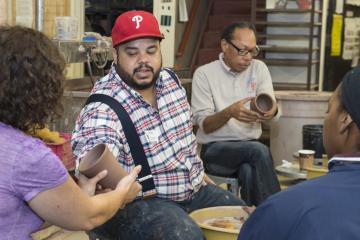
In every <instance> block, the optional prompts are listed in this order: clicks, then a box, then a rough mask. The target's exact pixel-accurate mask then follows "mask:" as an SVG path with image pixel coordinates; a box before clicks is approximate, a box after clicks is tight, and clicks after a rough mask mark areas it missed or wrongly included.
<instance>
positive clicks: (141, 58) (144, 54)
mask: <svg viewBox="0 0 360 240" xmlns="http://www.w3.org/2000/svg"><path fill="white" fill-rule="evenodd" d="M139 62H143V63H148V62H149V54H148V53H147V52H140V54H139Z"/></svg>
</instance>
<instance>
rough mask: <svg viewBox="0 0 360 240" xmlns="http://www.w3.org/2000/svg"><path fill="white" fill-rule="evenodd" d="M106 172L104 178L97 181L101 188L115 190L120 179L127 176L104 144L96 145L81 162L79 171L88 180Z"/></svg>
mask: <svg viewBox="0 0 360 240" xmlns="http://www.w3.org/2000/svg"><path fill="white" fill-rule="evenodd" d="M105 169H106V170H107V172H108V173H107V175H106V177H105V178H103V179H101V180H100V181H99V184H100V185H101V186H102V187H103V188H111V189H115V188H116V185H117V184H118V183H119V181H120V179H121V178H123V177H124V176H126V175H127V172H126V171H125V170H124V169H123V168H122V167H121V165H120V163H119V162H118V161H117V160H116V158H115V156H114V155H113V154H112V152H111V151H110V150H109V148H108V147H107V146H106V145H105V144H99V145H96V146H95V147H94V148H93V149H91V150H90V151H89V152H88V153H87V154H86V155H85V156H84V157H83V158H82V160H81V162H80V165H79V171H80V172H81V173H82V174H84V175H85V176H86V177H88V178H92V177H94V176H96V174H98V173H99V172H101V171H102V170H105Z"/></svg>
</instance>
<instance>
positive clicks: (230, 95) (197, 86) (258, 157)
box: [192, 22, 280, 205]
mask: <svg viewBox="0 0 360 240" xmlns="http://www.w3.org/2000/svg"><path fill="white" fill-rule="evenodd" d="M255 35H256V34H255V28H254V27H253V25H251V24H249V23H247V22H237V23H232V24H230V25H228V26H227V27H225V29H224V31H223V32H222V35H221V42H220V44H221V49H222V52H221V53H220V55H219V59H218V60H215V61H213V62H211V63H208V64H206V65H204V66H201V67H199V68H198V69H197V70H196V71H195V73H194V76H193V82H192V110H193V114H194V118H193V121H194V125H197V126H198V127H199V129H198V131H197V140H198V142H199V143H201V144H202V150H201V157H202V159H203V161H204V163H205V167H206V170H207V171H208V173H210V174H215V175H223V176H236V177H238V179H239V183H240V185H241V197H242V199H244V200H245V201H246V202H247V204H249V205H258V204H260V203H261V202H262V201H264V200H265V199H266V198H267V197H268V196H270V195H271V194H273V193H276V192H278V191H279V190H280V186H279V182H278V180H277V178H276V174H275V172H274V167H273V160H272V156H271V153H270V151H269V148H268V147H267V146H265V145H264V144H262V143H260V142H259V141H258V139H259V137H260V135H261V133H262V130H261V123H263V122H268V121H270V120H275V119H277V116H278V115H279V114H278V111H277V108H274V109H273V110H272V111H271V112H270V113H267V114H265V115H262V114H259V113H257V112H254V111H252V110H250V108H249V103H250V100H251V99H252V98H254V97H255V96H257V95H259V94H260V93H267V94H269V95H270V96H272V98H273V99H274V100H275V96H274V91H273V85H272V80H271V76H270V73H269V70H268V68H267V67H266V65H265V64H264V63H263V62H262V61H260V60H256V59H253V57H255V56H257V55H258V54H259V51H260V49H259V47H258V46H257V45H256V36H255Z"/></svg>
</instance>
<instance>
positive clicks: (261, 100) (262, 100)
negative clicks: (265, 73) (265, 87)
mask: <svg viewBox="0 0 360 240" xmlns="http://www.w3.org/2000/svg"><path fill="white" fill-rule="evenodd" d="M275 107H276V103H275V101H274V100H273V99H272V97H271V96H270V95H269V94H267V93H260V94H259V95H257V96H256V97H254V98H253V99H252V100H251V102H250V109H251V110H252V111H255V112H258V113H260V114H266V113H269V112H271V111H272V110H273V109H274V108H275Z"/></svg>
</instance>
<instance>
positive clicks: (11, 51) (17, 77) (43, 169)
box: [0, 26, 141, 240]
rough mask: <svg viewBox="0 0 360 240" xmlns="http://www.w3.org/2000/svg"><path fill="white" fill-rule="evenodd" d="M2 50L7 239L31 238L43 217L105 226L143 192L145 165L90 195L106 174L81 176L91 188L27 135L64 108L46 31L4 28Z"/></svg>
mask: <svg viewBox="0 0 360 240" xmlns="http://www.w3.org/2000/svg"><path fill="white" fill-rule="evenodd" d="M0 53H1V54H0V69H1V70H0V166H1V167H0V236H1V239H16V240H22V239H31V237H30V234H31V233H32V232H35V231H37V230H38V229H39V228H40V227H41V225H42V224H43V223H44V221H47V222H49V223H51V224H55V225H58V226H59V227H62V228H66V229H69V230H89V229H92V228H94V227H95V226H98V225H100V224H102V223H104V222H105V221H106V220H108V219H109V218H111V217H112V216H113V215H114V214H115V213H116V211H117V210H118V209H119V208H122V207H123V206H124V205H125V204H126V203H128V202H129V201H132V200H133V199H134V198H135V197H136V195H137V194H138V192H139V191H140V189H141V186H140V185H139V183H137V182H135V179H136V177H137V174H138V172H139V171H140V168H139V167H137V168H135V169H134V170H133V171H132V172H131V173H130V174H129V175H128V176H127V177H125V178H123V179H122V180H121V181H120V182H119V184H118V185H117V187H116V189H115V190H113V191H110V192H107V193H104V194H99V195H95V196H91V197H89V195H94V191H95V186H96V182H97V181H98V180H100V179H101V178H103V177H104V176H105V175H106V172H101V173H99V174H98V175H97V176H96V177H95V178H93V179H90V180H82V181H80V182H83V183H84V185H83V186H82V187H83V188H84V190H85V188H86V190H87V191H86V192H87V193H85V192H83V191H82V190H81V189H80V188H79V187H78V186H77V185H76V183H75V182H74V181H73V180H72V178H71V177H70V176H69V175H68V173H67V171H66V169H65V167H64V166H63V165H62V163H61V161H60V160H59V159H58V158H57V157H56V155H54V154H53V153H52V151H51V150H50V149H49V148H47V147H46V146H45V145H44V144H43V142H42V141H40V140H38V139H35V138H33V137H31V136H30V135H28V134H27V133H31V132H33V131H34V130H35V129H36V128H42V127H44V125H45V123H46V122H47V121H48V120H49V118H51V117H52V116H54V115H58V114H59V113H60V110H61V109H62V107H61V104H60V100H61V96H62V93H63V88H62V82H63V81H64V80H65V79H64V76H63V71H64V67H65V63H64V60H63V58H62V56H61V55H60V54H59V52H58V50H57V48H56V47H55V45H54V44H53V43H52V42H51V41H50V40H49V39H48V38H47V37H46V36H45V35H44V34H42V33H40V32H37V31H35V30H32V29H29V28H24V27H19V26H15V27H0Z"/></svg>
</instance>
